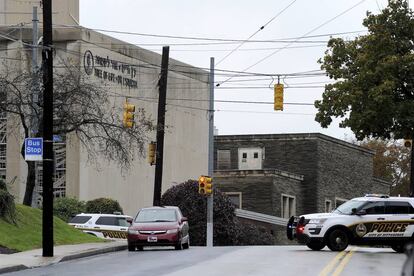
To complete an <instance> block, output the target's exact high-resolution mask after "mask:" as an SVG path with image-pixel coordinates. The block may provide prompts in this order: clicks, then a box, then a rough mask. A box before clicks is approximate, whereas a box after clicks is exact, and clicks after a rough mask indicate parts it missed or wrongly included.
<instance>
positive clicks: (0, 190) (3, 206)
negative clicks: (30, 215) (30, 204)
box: [0, 179, 16, 223]
mask: <svg viewBox="0 0 414 276" xmlns="http://www.w3.org/2000/svg"><path fill="white" fill-rule="evenodd" d="M0 218H2V219H4V220H6V221H8V222H11V223H16V206H15V204H14V196H13V195H11V194H10V193H9V192H8V191H7V185H6V183H5V182H4V180H3V179H0Z"/></svg>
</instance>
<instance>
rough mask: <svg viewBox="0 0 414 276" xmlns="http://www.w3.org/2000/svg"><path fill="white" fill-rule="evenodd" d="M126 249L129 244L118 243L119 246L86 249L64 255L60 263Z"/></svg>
mask: <svg viewBox="0 0 414 276" xmlns="http://www.w3.org/2000/svg"><path fill="white" fill-rule="evenodd" d="M126 249H127V245H118V246H114V247H107V248H101V249H96V250H90V251H86V252H82V253H77V254H73V255H68V256H64V257H62V259H60V261H59V262H58V263H60V262H66V261H71V260H76V259H80V258H85V257H90V256H95V255H100V254H105V253H110V252H116V251H121V250H126Z"/></svg>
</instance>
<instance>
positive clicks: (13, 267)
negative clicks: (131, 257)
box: [0, 245, 128, 274]
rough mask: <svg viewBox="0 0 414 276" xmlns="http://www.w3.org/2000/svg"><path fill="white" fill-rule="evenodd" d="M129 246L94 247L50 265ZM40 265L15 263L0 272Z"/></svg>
mask: <svg viewBox="0 0 414 276" xmlns="http://www.w3.org/2000/svg"><path fill="white" fill-rule="evenodd" d="M127 247H128V246H127V245H118V246H113V247H107V248H100V249H92V250H89V251H86V252H81V253H76V254H72V255H67V256H63V257H62V258H61V259H60V260H59V261H57V262H52V263H50V264H48V265H51V264H55V263H60V262H66V261H71V260H76V259H81V258H85V257H90V256H95V255H100V254H105V253H110V252H116V251H122V250H126V249H127ZM44 266H47V265H44ZM38 267H42V266H35V267H27V266H25V265H22V264H21V265H13V266H9V267H4V268H0V274H4V273H11V272H16V271H20V270H26V269H30V268H38Z"/></svg>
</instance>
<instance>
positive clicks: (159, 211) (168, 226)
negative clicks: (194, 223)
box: [128, 206, 190, 251]
mask: <svg viewBox="0 0 414 276" xmlns="http://www.w3.org/2000/svg"><path fill="white" fill-rule="evenodd" d="M188 229H189V227H188V221H187V218H186V217H184V216H183V215H182V213H181V210H180V208H178V207H176V206H162V207H148V208H143V209H141V210H140V211H139V212H138V214H137V216H136V217H135V219H134V221H133V222H132V224H131V226H130V227H129V228H128V250H129V251H135V249H136V248H138V250H143V249H144V246H174V247H175V249H176V250H182V249H188V248H189V247H190V236H189V234H188Z"/></svg>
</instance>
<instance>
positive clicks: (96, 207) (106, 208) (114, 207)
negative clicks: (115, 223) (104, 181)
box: [86, 197, 123, 214]
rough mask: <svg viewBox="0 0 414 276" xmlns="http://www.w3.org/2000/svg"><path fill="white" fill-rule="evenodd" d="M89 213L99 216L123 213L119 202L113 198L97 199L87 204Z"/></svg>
mask: <svg viewBox="0 0 414 276" xmlns="http://www.w3.org/2000/svg"><path fill="white" fill-rule="evenodd" d="M86 212H87V213H98V214H113V213H114V212H120V213H121V214H122V213H123V210H122V207H121V205H119V202H118V201H116V200H115V199H112V198H103V197H101V198H96V199H93V200H89V201H87V202H86Z"/></svg>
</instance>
